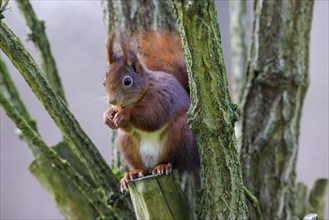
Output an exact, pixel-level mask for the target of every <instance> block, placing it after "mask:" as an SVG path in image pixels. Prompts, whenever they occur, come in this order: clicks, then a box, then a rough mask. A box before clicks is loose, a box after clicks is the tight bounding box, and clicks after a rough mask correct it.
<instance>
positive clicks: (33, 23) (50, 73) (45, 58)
mask: <svg viewBox="0 0 329 220" xmlns="http://www.w3.org/2000/svg"><path fill="white" fill-rule="evenodd" d="M16 4H17V6H18V7H19V9H20V11H21V13H22V15H23V16H24V18H25V21H26V23H27V26H28V27H29V29H30V31H31V33H30V34H29V38H30V39H31V40H32V41H33V43H34V45H35V47H36V50H37V52H38V54H39V57H40V61H41V69H42V70H43V71H44V73H45V74H46V76H47V78H48V80H49V81H50V82H51V84H52V87H53V89H54V90H55V92H56V93H57V94H58V95H59V96H60V97H61V98H62V99H63V100H64V101H65V102H66V100H65V96H64V90H63V87H62V83H61V80H60V77H59V74H58V71H57V67H56V63H55V59H54V58H53V55H52V53H51V49H50V44H49V42H48V38H47V35H46V31H45V29H46V28H45V24H44V22H43V21H41V20H39V19H38V18H37V16H36V14H35V13H34V11H33V9H32V6H31V4H30V1H28V0H16Z"/></svg>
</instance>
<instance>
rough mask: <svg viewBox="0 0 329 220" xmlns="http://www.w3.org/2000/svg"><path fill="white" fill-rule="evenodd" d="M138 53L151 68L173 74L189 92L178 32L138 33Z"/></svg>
mask: <svg viewBox="0 0 329 220" xmlns="http://www.w3.org/2000/svg"><path fill="white" fill-rule="evenodd" d="M137 44H138V54H139V56H140V58H141V59H142V60H143V62H144V64H145V65H146V67H147V68H148V69H149V70H152V71H161V72H165V73H168V74H171V75H173V76H175V77H176V79H177V80H178V81H179V82H180V83H181V84H182V85H183V87H184V88H185V89H186V91H187V92H189V86H188V75H187V70H186V65H185V59H184V51H183V47H182V42H181V38H180V35H179V33H178V32H164V31H163V32H159V31H157V32H143V33H139V34H138V35H137Z"/></svg>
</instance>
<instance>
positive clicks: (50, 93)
mask: <svg viewBox="0 0 329 220" xmlns="http://www.w3.org/2000/svg"><path fill="white" fill-rule="evenodd" d="M0 48H1V49H2V51H3V52H4V53H5V54H6V55H7V56H8V58H9V59H10V60H11V61H12V63H13V64H14V66H15V67H16V68H17V70H18V71H19V72H20V73H21V74H22V76H23V77H24V79H25V80H26V81H27V83H28V84H29V86H30V87H31V89H32V91H33V92H34V93H35V95H36V96H37V98H38V99H39V100H40V101H41V103H42V104H43V105H44V107H45V109H46V110H47V111H48V112H49V114H50V116H51V117H52V118H53V120H54V121H55V123H56V124H57V125H58V127H59V128H60V130H61V131H62V133H63V134H65V138H66V140H68V141H69V143H70V146H74V148H73V151H72V153H74V154H76V155H77V156H78V157H79V159H80V160H81V162H82V164H83V166H84V169H85V171H86V172H87V173H88V174H89V175H90V178H91V179H92V180H93V181H94V183H95V187H92V188H90V190H89V191H91V190H96V191H97V194H98V195H101V199H102V201H113V202H111V205H112V206H107V205H104V206H103V207H106V208H104V210H103V211H102V213H107V212H108V211H109V212H111V207H113V208H115V209H116V208H118V209H123V210H126V212H122V213H120V214H119V216H120V218H126V217H130V218H131V217H132V212H131V211H129V210H130V209H129V203H126V202H125V201H124V200H123V199H122V198H121V195H120V192H119V184H118V181H117V179H116V177H115V176H114V175H113V173H112V172H111V169H110V168H109V167H108V166H107V164H106V163H105V161H104V159H103V157H102V156H101V155H100V153H99V152H98V150H97V149H96V147H95V146H94V144H93V143H92V142H91V140H90V139H89V138H88V136H87V135H86V134H85V133H84V131H83V130H82V129H81V128H80V126H79V124H78V122H77V121H76V120H75V118H74V116H73V115H72V114H71V113H70V111H69V110H68V109H67V106H66V105H65V103H64V102H63V99H61V98H59V97H58V95H57V94H56V93H55V92H54V90H53V89H52V88H51V86H50V85H49V83H48V80H47V79H46V78H45V77H44V74H43V73H42V70H40V68H39V67H38V66H37V65H36V64H35V62H34V60H33V58H32V57H31V55H30V54H29V53H28V52H27V51H26V49H25V48H24V46H23V45H22V43H21V42H20V40H19V39H18V38H17V37H16V36H15V35H14V34H13V32H12V31H11V30H10V29H9V28H8V27H7V26H6V25H5V24H4V23H3V22H2V21H0ZM1 96H2V97H1V98H4V97H5V96H4V95H2V94H1ZM3 100H6V99H5V98H4V99H3ZM1 104H2V103H1ZM6 113H7V114H11V113H12V111H11V110H8V111H6ZM15 123H16V125H17V127H18V128H20V127H19V126H20V122H15ZM34 132H35V131H34ZM32 134H33V133H29V134H28V135H25V136H26V137H27V138H29V139H30V141H31V143H32V144H34V145H36V144H35V143H34V142H33V141H35V140H36V139H35V138H34V137H33V136H31V135H32ZM45 147H47V146H46V145H45ZM44 152H48V151H46V150H44ZM44 152H42V153H44ZM50 152H52V151H50ZM53 159H56V158H55V157H48V160H49V161H51V162H53V163H54V161H53ZM73 171H74V169H73ZM73 171H72V172H73ZM62 172H64V173H65V174H67V173H68V172H69V170H66V169H62ZM74 180H76V179H75V178H73V180H72V181H73V183H74ZM79 183H83V182H79ZM78 186H80V185H79V184H78ZM93 201H94V202H96V203H98V202H97V200H93ZM102 215H103V214H102Z"/></svg>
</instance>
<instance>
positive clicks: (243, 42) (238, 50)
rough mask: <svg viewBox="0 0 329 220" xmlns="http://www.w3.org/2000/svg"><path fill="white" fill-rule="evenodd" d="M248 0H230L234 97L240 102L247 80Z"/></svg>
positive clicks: (235, 100) (234, 99)
mask: <svg viewBox="0 0 329 220" xmlns="http://www.w3.org/2000/svg"><path fill="white" fill-rule="evenodd" d="M248 9H249V7H248V1H247V0H238V1H230V31H231V51H232V57H231V60H232V61H231V78H232V89H233V91H232V99H233V101H234V102H235V103H240V101H241V96H242V92H243V85H244V82H245V80H246V77H245V76H246V69H247V68H246V65H247V60H248V47H249V39H248V35H249V28H250V16H249V13H248V12H249V10H248Z"/></svg>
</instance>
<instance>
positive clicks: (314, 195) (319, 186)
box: [307, 179, 328, 220]
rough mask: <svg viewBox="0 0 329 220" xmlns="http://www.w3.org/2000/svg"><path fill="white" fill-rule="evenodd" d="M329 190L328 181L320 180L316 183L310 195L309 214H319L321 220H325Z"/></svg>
mask: <svg viewBox="0 0 329 220" xmlns="http://www.w3.org/2000/svg"><path fill="white" fill-rule="evenodd" d="M327 190H328V179H318V180H316V181H315V182H314V185H313V187H312V191H311V193H310V198H309V201H308V206H307V212H308V213H317V214H318V219H319V220H320V219H324V212H325V208H326V195H327Z"/></svg>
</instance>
